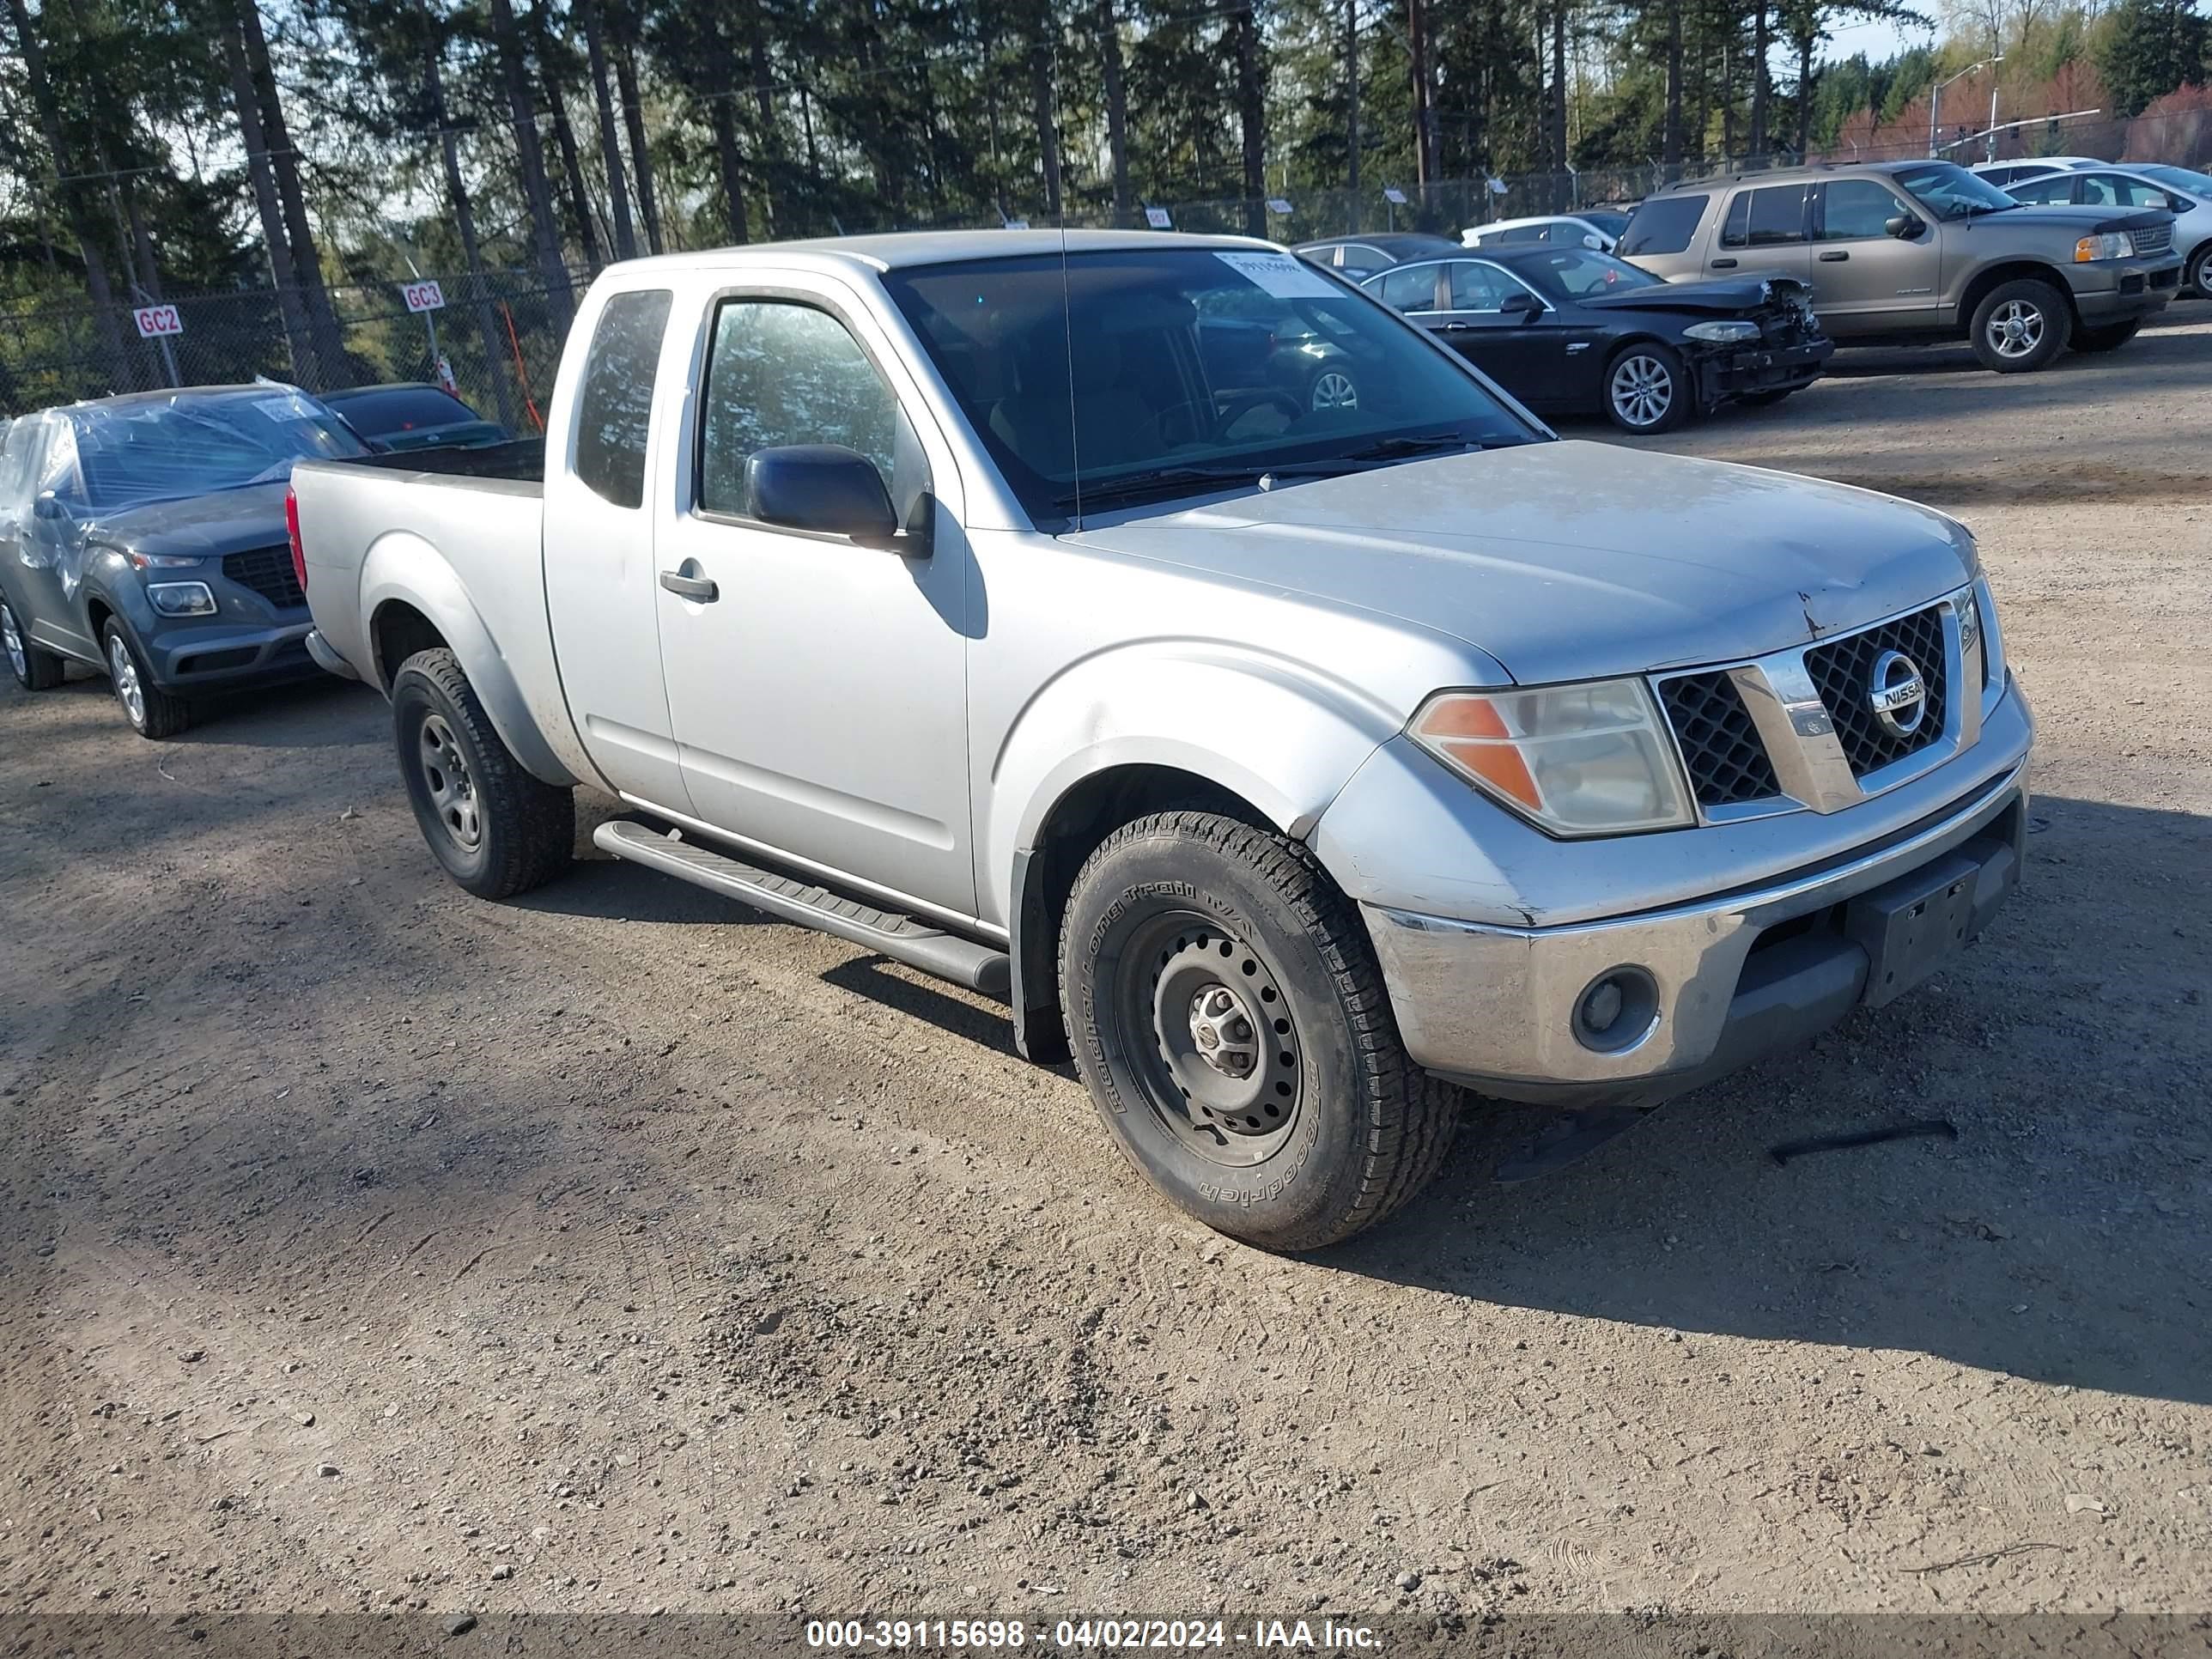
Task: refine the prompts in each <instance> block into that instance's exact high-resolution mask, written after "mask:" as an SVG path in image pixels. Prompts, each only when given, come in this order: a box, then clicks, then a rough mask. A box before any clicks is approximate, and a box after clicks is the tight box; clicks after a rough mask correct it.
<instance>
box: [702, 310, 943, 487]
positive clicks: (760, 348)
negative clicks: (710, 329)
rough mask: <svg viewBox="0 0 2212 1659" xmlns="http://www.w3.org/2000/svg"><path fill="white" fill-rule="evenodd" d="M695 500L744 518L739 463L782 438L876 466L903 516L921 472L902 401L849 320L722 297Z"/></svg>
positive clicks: (923, 480)
mask: <svg viewBox="0 0 2212 1659" xmlns="http://www.w3.org/2000/svg"><path fill="white" fill-rule="evenodd" d="M701 410H702V413H701V416H700V439H699V505H700V507H702V509H703V510H705V511H707V512H709V513H728V514H730V515H732V516H733V517H738V518H742V517H744V516H746V509H747V503H746V494H745V463H746V462H747V461H748V460H750V459H751V458H752V456H753V454H754V453H755V452H756V451H758V450H763V449H772V448H776V447H781V446H782V445H785V444H837V445H840V446H842V447H844V448H847V449H851V450H855V451H857V452H859V453H860V454H862V455H865V456H866V458H867V459H869V460H870V461H872V462H873V463H874V464H875V468H876V471H878V472H879V473H881V474H882V475H883V480H884V489H886V490H887V491H889V492H890V497H891V502H892V505H893V507H895V508H896V509H897V510H898V512H899V513H900V515H901V519H902V521H903V519H904V516H905V511H906V507H907V506H908V503H910V502H911V501H912V500H913V498H914V497H915V495H918V494H919V493H920V492H921V490H922V489H926V488H927V471H926V468H925V465H924V463H923V460H922V457H921V448H920V446H919V445H918V444H917V443H916V442H915V441H914V438H913V436H912V434H911V431H910V429H909V428H907V426H906V422H905V420H904V418H903V417H902V416H901V414H900V412H899V407H898V401H897V399H896V398H894V397H893V396H892V395H891V390H890V387H889V386H886V385H884V379H883V376H882V375H881V374H878V372H877V369H876V366H875V364H874V362H872V361H871V360H870V359H869V357H868V355H867V354H866V352H865V351H863V350H862V349H860V342H859V341H857V340H855V339H854V337H853V336H852V334H851V332H850V331H848V329H847V328H846V326H845V325H844V324H843V323H842V322H840V321H839V320H838V319H836V318H835V317H833V316H831V315H830V314H829V313H828V312H826V311H821V310H817V308H815V307H812V306H810V305H803V304H799V303H798V302H796V301H786V300H755V299H737V300H726V301H723V302H722V305H721V307H720V309H719V310H718V311H717V312H716V313H714V344H713V347H712V349H711V350H710V351H709V353H708V359H707V385H706V389H705V391H704V392H703V394H702V398H701Z"/></svg>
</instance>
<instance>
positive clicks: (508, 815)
mask: <svg viewBox="0 0 2212 1659" xmlns="http://www.w3.org/2000/svg"><path fill="white" fill-rule="evenodd" d="M392 737H393V740H394V742H395V743H396V744H397V746H398V751H399V775H400V777H401V779H402V780H403V781H404V782H405V784H406V786H407V800H408V804H409V805H411V806H412V807H413V808H414V809H415V822H416V824H418V825H419V826H420V827H421V829H422V839H423V840H424V841H426V842H428V843H429V847H430V851H431V853H432V854H434V855H435V857H436V859H437V860H438V862H439V863H440V864H441V865H443V866H445V868H446V873H447V875H449V876H451V877H452V878H453V880H454V882H455V883H456V884H459V886H461V887H463V888H465V889H466V890H468V891H470V892H471V893H474V894H475V895H476V896H477V897H478V898H488V899H503V898H512V897H513V896H514V895H515V894H517V893H526V892H528V891H529V890H531V889H532V888H533V887H539V886H543V885H544V884H545V883H547V882H549V881H550V880H552V878H554V877H556V876H557V875H559V874H560V873H561V872H562V871H563V870H565V869H566V868H568V860H569V856H570V854H572V853H573V852H574V848H575V842H576V803H575V798H574V796H573V795H572V794H571V793H569V792H568V790H566V789H559V788H556V787H554V786H553V785H551V784H550V783H546V782H544V781H542V780H540V779H538V778H534V777H532V776H531V775H530V774H529V773H528V772H526V771H525V770H524V769H523V768H522V764H521V763H520V762H519V761H517V760H516V759H515V758H514V756H513V753H511V752H510V751H509V750H508V749H507V744H504V743H503V742H501V740H500V736H499V733H498V732H496V731H495V729H493V726H492V723H491V717H490V716H489V715H488V714H485V713H484V708H483V702H481V701H480V700H479V699H478V698H477V694H476V689H475V688H474V687H473V686H471V684H469V678H468V676H467V675H466V674H465V673H463V672H462V671H461V665H460V662H459V659H456V658H455V657H454V655H453V653H452V652H450V651H448V650H447V649H445V648H444V647H439V648H438V649H436V650H433V651H418V652H416V653H415V654H414V655H413V656H411V657H410V658H408V659H407V660H406V661H405V662H404V663H402V664H400V665H399V671H398V673H397V674H395V675H393V676H392Z"/></svg>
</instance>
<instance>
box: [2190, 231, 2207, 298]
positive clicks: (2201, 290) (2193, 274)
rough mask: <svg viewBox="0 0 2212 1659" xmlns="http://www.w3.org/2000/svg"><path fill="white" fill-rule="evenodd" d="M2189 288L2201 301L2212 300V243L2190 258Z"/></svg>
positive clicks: (2198, 250)
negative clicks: (2195, 292) (2194, 290)
mask: <svg viewBox="0 0 2212 1659" xmlns="http://www.w3.org/2000/svg"><path fill="white" fill-rule="evenodd" d="M2189 286H2190V287H2191V288H2193V289H2196V290H2197V298H2198V299H2200V300H2212V242H2207V243H2205V244H2204V245H2203V246H2202V247H2200V248H2198V249H2197V252H2194V253H2192V254H2191V255H2190V256H2189Z"/></svg>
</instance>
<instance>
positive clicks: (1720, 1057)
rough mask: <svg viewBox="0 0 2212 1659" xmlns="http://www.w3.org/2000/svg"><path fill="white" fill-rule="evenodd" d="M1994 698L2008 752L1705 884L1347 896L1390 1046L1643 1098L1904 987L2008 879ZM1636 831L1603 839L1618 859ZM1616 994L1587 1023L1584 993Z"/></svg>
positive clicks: (1542, 1096)
mask: <svg viewBox="0 0 2212 1659" xmlns="http://www.w3.org/2000/svg"><path fill="white" fill-rule="evenodd" d="M2008 705H2009V706H2010V708H2009V713H2010V715H2011V718H2010V719H2009V720H2003V721H2000V722H1998V723H1997V724H1998V725H1999V726H2000V727H2001V728H2005V729H2002V730H2001V731H1997V732H1990V734H1989V735H1990V737H1992V738H1996V740H1997V742H1998V743H1999V744H2002V746H2003V747H2004V748H2005V749H2007V750H2012V751H2013V752H2009V753H2008V754H2007V755H2006V756H2005V757H2004V758H2003V761H2002V764H2001V766H2000V767H1999V768H1998V769H1995V770H1993V771H1992V770H1990V769H1986V768H1974V767H1971V766H1969V767H1960V768H1959V769H1960V770H1961V771H1965V772H1966V773H1967V774H1968V775H1969V776H1972V775H1974V774H1975V773H1976V772H1977V771H1978V772H1979V776H1978V779H1977V780H1976V781H1973V782H1972V784H1971V785H1970V787H1967V789H1966V792H1965V793H1963V794H1960V795H1959V796H1957V797H1955V798H1954V799H1951V800H1949V801H1948V802H1946V803H1944V804H1943V805H1942V806H1941V807H1940V808H1938V809H1936V811H1932V812H1930V813H1929V814H1927V815H1926V816H1924V817H1921V818H1920V819H1918V820H1917V821H1915V822H1912V823H1907V824H1904V825H1901V826H1899V827H1898V828H1896V829H1893V830H1892V831H1890V832H1889V833H1887V834H1885V835H1883V836H1881V837H1880V838H1879V839H1877V840H1875V841H1874V842H1872V843H1871V844H1869V845H1865V846H1862V847H1859V848H1850V849H1848V850H1845V851H1842V852H1839V853H1836V854H1831V855H1830V856H1828V857H1826V858H1824V859H1821V860H1819V861H1818V862H1816V863H1814V864H1812V865H1810V866H1804V867H1801V868H1798V869H1796V870H1793V871H1790V872H1787V873H1784V874H1780V875H1777V876H1773V877H1770V878H1765V879H1762V880H1759V881H1756V882H1753V883H1751V884H1745V885H1741V886H1736V887H1735V888H1733V889H1731V890H1725V891H1722V892H1718V893H1716V894H1713V895H1712V896H1709V897H1705V898H1698V899H1691V900H1687V901H1682V902H1674V903H1669V904H1666V905H1663V906H1660V907H1656V908H1650V909H1647V910H1641V911H1636V912H1632V913H1630V914H1626V915H1614V916H1609V917H1607V918H1605V919H1603V920H1598V921H1585V922H1578V923H1567V924H1563V925H1559V926H1554V927H1510V926H1500V925H1495V924H1492V923H1486V922H1473V921H1460V920H1455V919H1454V918H1451V917H1447V916H1436V915H1423V914H1419V913H1417V912H1413V911H1409V910H1406V909H1401V908H1395V907H1393V906H1390V905H1387V904H1378V903H1374V902H1362V903H1361V906H1360V908H1361V912H1362V914H1363V915H1364V919H1365V921H1366V923H1367V927H1368V931H1369V933H1370V937H1371V938H1372V939H1373V940H1374V943H1375V948H1376V955H1377V957H1379V959H1380V961H1381V963H1382V968H1383V978H1384V980H1385V981H1386V983H1387V985H1388V987H1389V993H1390V1000H1391V1004H1392V1006H1393V1009H1394V1011H1395V1013H1396V1015H1397V1019H1398V1025H1399V1030H1400V1033H1401V1036H1402V1037H1403V1038H1404V1041H1405V1043H1406V1047H1407V1052H1408V1053H1409V1054H1411V1055H1412V1057H1413V1060H1415V1061H1416V1062H1417V1063H1419V1065H1420V1066H1424V1067H1425V1068H1426V1069H1427V1070H1429V1071H1431V1072H1432V1073H1436V1074H1437V1075H1438V1076H1441V1077H1445V1078H1448V1079H1451V1080H1452V1081H1454V1082H1456V1083H1462V1084H1465V1085H1468V1087H1470V1088H1473V1089H1474V1090H1476V1091H1479V1092H1481V1093H1484V1094H1488V1095H1494V1096H1498V1097H1504V1098H1506V1099H1513V1100H1527V1101H1534V1102H1541V1103H1549V1104H1554V1105H1559V1106H1564V1107H1570V1108H1583V1107H1603V1106H1648V1105H1656V1104H1657V1103H1660V1102H1661V1101H1663V1100H1666V1099H1668V1098H1669V1097H1672V1096H1674V1095H1678V1094H1680V1093H1682V1092H1683V1091H1686V1090H1689V1089H1692V1088H1695V1087H1697V1086H1698V1085H1700V1084H1704V1083H1706V1082H1710V1081H1711V1080H1712V1079H1716V1078H1718V1077H1721V1076H1724V1075H1726V1074H1727V1073H1729V1072H1732V1071H1735V1070H1737V1069H1739V1068H1741V1067H1742V1066H1746V1065H1747V1064H1749V1063H1750V1062H1751V1061H1753V1060H1756V1059H1758V1058H1759V1056H1760V1055H1762V1054H1766V1053H1768V1052H1771V1050H1773V1049H1775V1048H1782V1047H1785V1046H1788V1045H1790V1044H1793V1043H1798V1042H1805V1041H1808V1040H1809V1039H1810V1038H1812V1037H1813V1036H1817V1035H1818V1034H1819V1033H1820V1032H1821V1031H1823V1030H1826V1029H1827V1028H1829V1027H1830V1026H1832V1025H1833V1024H1836V1023H1837V1022H1838V1020H1840V1019H1842V1018H1844V1015H1846V1014H1847V1013H1849V1012H1850V1011H1851V1010H1852V1009H1853V1008H1854V1007H1856V1006H1859V1005H1861V1004H1862V1003H1864V1004H1869V1005H1872V1006H1880V1005H1881V1004H1882V1003H1885V1002H1887V1001H1889V1000H1893V999H1894V998H1896V997H1898V996H1900V995H1903V994H1907V993H1909V992H1910V990H1911V987H1913V986H1914V985H1915V984H1917V982H1918V981H1920V980H1921V979H1923V978H1924V977H1925V976H1926V975H1928V974H1929V973H1930V972H1932V971H1934V970H1935V969H1937V968H1939V967H1941V966H1942V964H1943V963H1944V962H1945V961H1947V960H1948V959H1949V958H1951V957H1953V956H1954V954H1955V953H1956V952H1957V951H1960V949H1962V948H1964V946H1965V945H1966V941H1968V940H1969V939H1972V938H1973V936H1974V935H1975V934H1976V933H1978V932H1979V931H1980V930H1981V928H1982V927H1983V926H1984V924H1986V923H1987V922H1988V921H1989V920H1990V917H1991V916H1992V915H1994V914H1995V913H1996V909H1997V908H1998V907H1999V905H2000V904H2001V903H2002V902H2003V900H2004V898H2005V897H2006V896H2007V895H2008V893H2010V892H2011V890H2013V888H2014V887H2015V885H2016V884H2018V881H2019V878H2020V872H2021V862H2022V857H2023V852H2022V844H2023V837H2024V836H2025V835H2026V833H2027V799H2028V794H2027V734H2028V731H2029V729H2030V728H2029V726H2028V722H2027V715H2026V709H2025V705H2024V704H2022V703H2020V702H2019V701H2018V693H2017V691H2016V690H2015V691H2013V692H2012V693H2011V695H2009V696H2007V697H2006V698H2005V699H2004V701H2003V702H2002V703H2001V704H2000V705H1999V707H2000V708H2001V709H2002V708H2007V706H2008ZM2007 738H2011V739H2012V741H2011V742H2008V741H2006V739H2007ZM2015 743H2016V744H2017V748H2016V750H2014V744H2015ZM1968 752H1969V754H1972V751H1971V750H1970V751H1968ZM1983 758H1984V759H1986V758H1987V757H1983ZM1965 760H1966V757H1965V756H1961V757H1960V761H1965ZM1957 764H1958V763H1954V766H1956V765H1957ZM1947 770H1948V769H1947ZM1937 775H1940V773H1939V774H1937ZM1934 778H1935V775H1931V777H1930V778H1929V779H1927V780H1923V782H1929V783H1932V782H1933V781H1934ZM1831 822H1833V821H1832V820H1831ZM1692 833H1696V832H1692ZM1639 839H1645V838H1622V839H1621V840H1620V841H1618V842H1614V843H1612V845H1613V847H1615V848H1618V849H1620V852H1621V854H1622V855H1623V857H1624V858H1625V859H1627V860H1636V859H1637V858H1638V857H1639V856H1640V854H1639V853H1638V848H1637V846H1636V842H1637V841H1638V840H1639ZM1583 850H1585V851H1589V850H1593V844H1592V843H1583ZM1608 982H1610V984H1611V987H1612V989H1611V990H1610V991H1605V990H1601V988H1600V987H1604V986H1606V985H1607V983H1608ZM1594 993H1595V994H1597V996H1598V999H1599V1000H1597V1001H1596V1002H1595V1003H1592V1002H1591V1001H1590V999H1591V998H1592V996H1593V994H1594ZM1616 1007H1617V1009H1618V1011H1619V1012H1618V1013H1616V1014H1614V1015H1613V1018H1611V1019H1610V1020H1608V1021H1606V1022H1604V1023H1603V1024H1602V1026H1601V1028H1600V1027H1599V1026H1598V1025H1597V1024H1596V1022H1595V1019H1594V1018H1593V1015H1594V1013H1605V1012H1611V1011H1612V1010H1613V1009H1614V1008H1616Z"/></svg>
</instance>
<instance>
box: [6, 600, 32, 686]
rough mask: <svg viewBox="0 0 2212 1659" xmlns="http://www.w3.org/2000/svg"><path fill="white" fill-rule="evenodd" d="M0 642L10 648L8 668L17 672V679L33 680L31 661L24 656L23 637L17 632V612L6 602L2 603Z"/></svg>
mask: <svg viewBox="0 0 2212 1659" xmlns="http://www.w3.org/2000/svg"><path fill="white" fill-rule="evenodd" d="M0 641H5V642H6V644H7V647H8V666H9V667H10V668H12V669H14V670H15V678H17V679H19V680H27V679H28V678H31V659H29V658H28V657H27V656H25V655H24V654H23V636H22V635H21V634H19V633H17V632H16V631H15V611H14V609H13V608H12V607H10V606H9V605H7V604H6V603H5V602H4V601H0Z"/></svg>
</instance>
